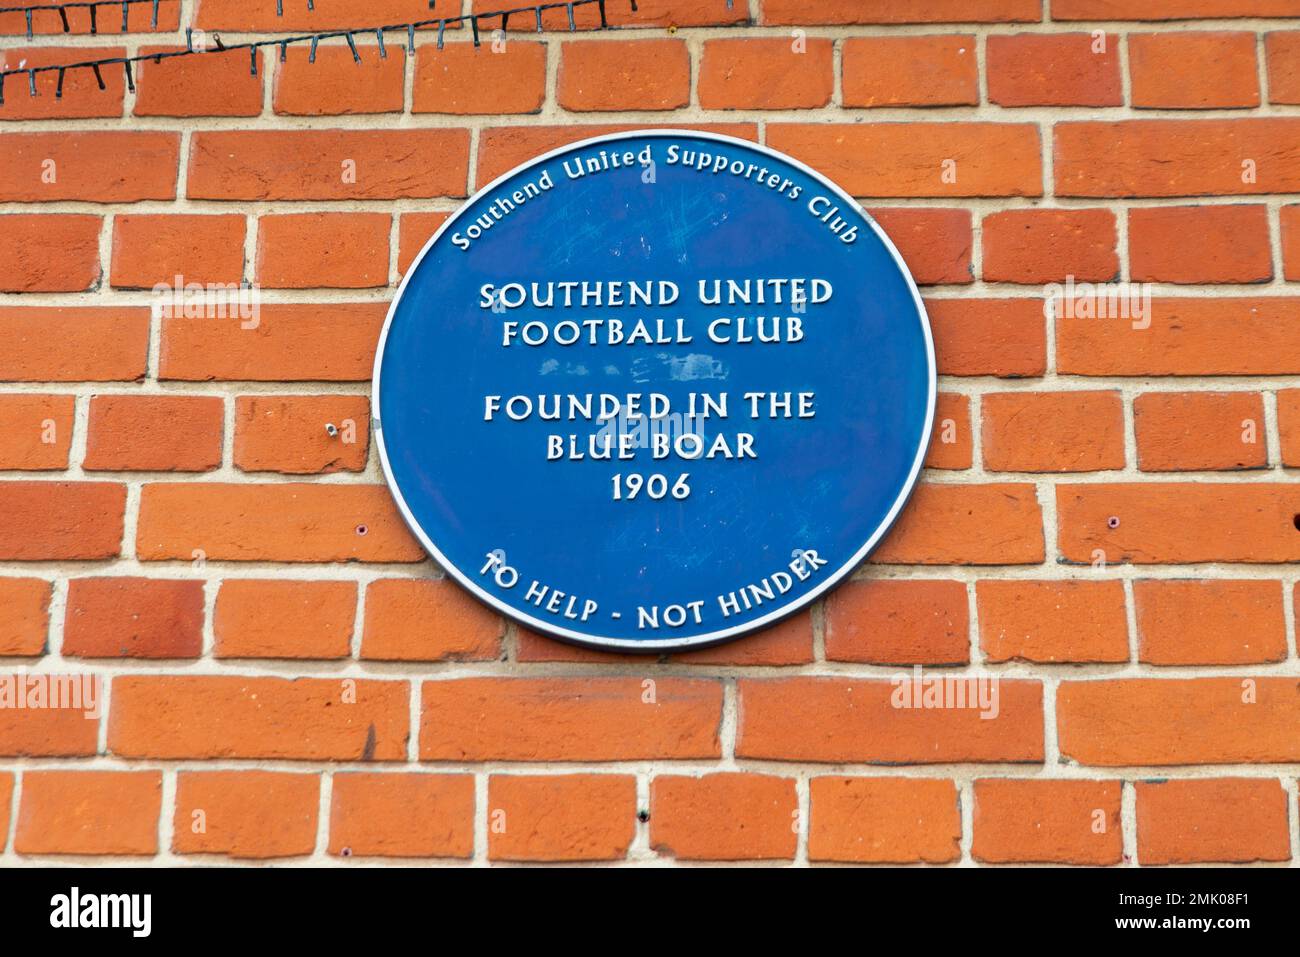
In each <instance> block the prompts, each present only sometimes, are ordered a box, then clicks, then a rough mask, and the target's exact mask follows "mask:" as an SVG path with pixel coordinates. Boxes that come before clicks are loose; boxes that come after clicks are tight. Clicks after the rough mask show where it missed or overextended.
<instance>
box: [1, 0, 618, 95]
mask: <svg viewBox="0 0 1300 957" xmlns="http://www.w3.org/2000/svg"><path fill="white" fill-rule="evenodd" d="M433 2H434V0H430V2H429V6H430V8H432V7H433ZM607 2H608V0H552V2H545V3H534V4H530V5H528V6H526V7H513V8H511V9H509V10H488V11H484V12H483V13H468V14H458V15H457V16H453V17H437V18H431V19H428V20H416V21H413V22H410V23H395V24H388V25H386V26H380V27H354V28H352V29H348V30H326V31H322V32H320V33H305V34H301V35H298V36H292V37H279V38H276V39H274V40H249V41H246V42H244V43H235V44H231V45H230V46H226V45H225V44H223V43H222V42H221V39H220V38H219V37H217V38H216V42H217V48H216V49H206V48H203V49H200V48H195V46H194V32H193V30H192V29H191V28H187V29H186V31H185V49H184V50H172V51H166V52H161V53H149V54H140V55H137V56H130V57H125V56H119V57H104V58H102V59H99V60H81V61H78V62H75V63H53V64H48V65H46V66H33V67H21V68H18V69H13V70H0V106H3V105H4V81H5V78H6V77H10V76H18V75H21V74H24V73H25V74H27V79H28V88H29V93H30V95H32V96H36V95H37V93H36V74H38V73H51V72H57V73H58V74H59V76H60V77H62V76H63V74H64V73H66V71H68V70H83V69H90V70H93V71H94V73H95V78H96V80H98V81H99V86H100V89H103V88H104V79H103V76H102V74H101V73H100V70H101V68H102V67H105V66H117V65H119V64H120V65H121V66H122V68H123V69H124V71H125V73H126V80H127V83H128V85H130V87H131V89H132V90H134V89H135V85H134V79H133V77H132V75H131V64H132V63H141V62H143V61H145V60H153V61H154V62H155V63H161V62H162V61H163V60H170V59H173V58H175V57H184V56H197V55H199V54H205V53H229V52H231V51H232V50H248V51H250V54H249V57H250V60H251V61H252V62H251V65H250V72H251V73H252V74H253V75H254V76H256V75H257V51H258V50H260V49H262V48H263V47H271V46H278V47H280V59H281V61H283V59H284V56H285V48H286V47H287V46H288V45H289V44H290V43H307V42H310V43H311V57H310V59H311V61H312V62H315V59H316V57H315V53H316V46H317V44H318V43H319V42H320V41H321V40H329V39H338V38H340V37H341V38H344V39H345V40H346V41H347V44H348V46H349V47H350V48H351V50H352V54H353V57H354V59H355V60H356V62H358V63H360V62H361V56H360V54H359V53H358V52H357V48H356V42H355V39H354V35H355V34H357V33H373V34H375V35H376V36H378V37H380V45H381V47H382V45H383V34H384V33H388V32H390V31H397V30H400V31H404V32H405V33H406V36H407V42H408V45H409V46H411V47H412V48H413V47H414V45H415V31H416V30H421V29H424V28H426V27H433V26H435V25H436V26H437V27H438V49H439V50H441V49H442V45H443V34H444V32H445V31H446V29H447V24H449V23H466V22H468V23H469V25H470V28H471V30H472V31H473V35H474V37H473V39H474V45H475V46H476V47H477V46H480V45H481V38H480V35H479V23H480V21H484V22H488V23H491V22H492V21H496V20H499V21H500V23H501V26H502V28H503V29H504V27H505V26H506V24H507V23H509V21H510V17H512V16H514V15H515V14H524V13H530V14H535V15H536V20H537V29H538V32H540V31H541V29H542V14H543V13H545V12H546V11H547V10H561V9H563V10H566V11H567V12H568V15H569V29H570V30H571V31H572V30H576V29H577V25H576V24H575V22H574V18H573V11H574V9H575V8H576V7H585V6H590V5H592V4H597V5H598V7H599V9H600V20H601V29H605V28H606V27H608V23H607V22H606V18H605V4H606V3H607ZM136 3H153V4H154V5H155V7H156V6H157V3H158V0H73V2H69V3H64V4H60V5H58V6H50V7H3V8H0V13H16V12H19V11H25V12H26V13H27V19H28V29H29V31H30V29H31V14H32V11H33V10H49V11H59V12H60V14H61V15H62V16H63V17H64V18H65V21H66V16H67V14H66V11H67V10H70V9H76V8H87V9H89V10H90V15H91V32H92V33H93V32H94V31H95V10H96V9H97V8H98V7H102V6H121V7H122V8H123V9H124V10H125V9H126V8H127V7H128V6H130V5H131V4H136ZM629 3H630V4H631V7H632V12H633V13H635V12H636V10H637V6H636V0H629ZM308 8H309V9H311V8H312V0H308ZM381 55H384V56H386V55H387V54H386V53H385V54H381ZM56 98H61V96H60V95H59V94H58V93H56Z"/></svg>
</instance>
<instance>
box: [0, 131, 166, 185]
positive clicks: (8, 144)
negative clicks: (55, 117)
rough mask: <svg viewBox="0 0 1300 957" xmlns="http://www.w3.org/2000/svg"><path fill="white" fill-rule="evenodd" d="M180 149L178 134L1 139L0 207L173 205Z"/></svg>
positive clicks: (83, 134) (65, 134) (61, 134)
mask: <svg viewBox="0 0 1300 957" xmlns="http://www.w3.org/2000/svg"><path fill="white" fill-rule="evenodd" d="M180 145H181V141H180V134H179V133H155V132H137V131H132V132H117V131H111V130H97V131H94V132H58V133H5V135H4V136H3V137H0V202H12V203H33V202H34V203H53V202H58V201H60V200H84V201H86V202H91V203H132V202H136V201H138V200H142V199H174V198H175V196H176V173H177V169H178V165H179V156H180Z"/></svg>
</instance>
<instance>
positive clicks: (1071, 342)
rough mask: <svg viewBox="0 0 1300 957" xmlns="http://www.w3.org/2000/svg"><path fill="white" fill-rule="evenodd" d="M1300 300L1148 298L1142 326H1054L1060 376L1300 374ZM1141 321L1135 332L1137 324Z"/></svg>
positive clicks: (1097, 322) (1099, 322) (1073, 322)
mask: <svg viewBox="0 0 1300 957" xmlns="http://www.w3.org/2000/svg"><path fill="white" fill-rule="evenodd" d="M1297 321H1300V298H1295V297H1285V296H1270V297H1261V298H1256V299H1245V298H1242V299H1238V298H1225V297H1214V298H1185V299H1153V300H1152V301H1151V311H1150V313H1149V314H1147V315H1144V316H1143V317H1142V319H1141V320H1140V321H1138V320H1133V319H1126V318H1121V319H1095V318H1086V317H1082V316H1078V315H1076V316H1075V317H1074V318H1068V317H1061V318H1058V319H1057V320H1056V350H1057V356H1056V365H1057V372H1059V373H1061V374H1062V375H1103V376H1126V375H1133V376H1165V375H1179V376H1194V375H1291V374H1295V373H1300V337H1297V336H1296V335H1295V324H1296V322H1297ZM1135 322H1138V326H1139V327H1138V328H1134V323H1135Z"/></svg>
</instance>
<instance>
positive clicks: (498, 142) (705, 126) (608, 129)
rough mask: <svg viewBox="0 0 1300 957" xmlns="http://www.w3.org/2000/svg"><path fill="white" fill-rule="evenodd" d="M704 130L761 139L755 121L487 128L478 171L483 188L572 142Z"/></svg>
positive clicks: (479, 157) (481, 147) (480, 141)
mask: <svg viewBox="0 0 1300 957" xmlns="http://www.w3.org/2000/svg"><path fill="white" fill-rule="evenodd" d="M657 127H658V128H668V129H688V130H700V131H703V132H706V133H721V134H723V135H725V136H734V137H737V138H738V139H746V140H753V141H754V142H758V126H757V124H754V123H690V124H682V123H669V124H666V125H665V124H662V123H661V124H653V123H625V124H617V125H616V124H607V123H601V124H588V123H583V124H574V125H570V126H535V125H532V124H529V125H526V126H503V127H494V128H491V129H485V130H483V131H482V132H481V133H480V134H479V145H478V172H477V174H476V182H477V184H478V186H479V187H482V186H485V185H486V184H488V183H490V182H492V180H494V179H496V178H497V177H498V176H501V175H502V174H503V173H507V172H509V171H510V170H512V169H514V168H515V167H516V166H519V165H520V164H522V163H525V162H527V161H528V160H530V159H533V158H534V157H537V156H541V155H542V154H543V153H548V152H550V151H551V150H553V149H557V148H559V147H561V146H564V145H566V144H568V143H574V142H577V141H578V140H585V139H589V138H590V137H593V136H605V135H607V134H609V133H622V132H625V131H630V130H652V129H655V128H657Z"/></svg>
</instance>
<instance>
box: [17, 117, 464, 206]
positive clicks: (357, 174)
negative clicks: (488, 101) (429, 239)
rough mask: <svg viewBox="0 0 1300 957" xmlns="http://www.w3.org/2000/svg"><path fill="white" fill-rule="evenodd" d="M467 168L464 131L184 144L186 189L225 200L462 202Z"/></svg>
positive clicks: (295, 134)
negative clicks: (456, 198)
mask: <svg viewBox="0 0 1300 957" xmlns="http://www.w3.org/2000/svg"><path fill="white" fill-rule="evenodd" d="M123 135H127V134H123ZM137 135H138V134H137ZM2 155H3V154H2V153H0V157H2ZM412 157H419V162H412ZM468 168H469V131H468V130H458V129H427V130H392V129H389V130H366V129H356V130H223V131H220V132H215V131H208V132H198V133H195V134H194V135H193V139H192V140H191V142H190V166H189V181H188V182H189V185H188V186H187V191H188V195H189V198H190V199H219V200H224V201H227V202H230V201H235V200H276V199H403V198H412V199H423V198H428V197H433V196H464V195H465V182H466V176H467V171H468ZM3 185H4V181H3V179H0V197H3V193H4V190H3Z"/></svg>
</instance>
